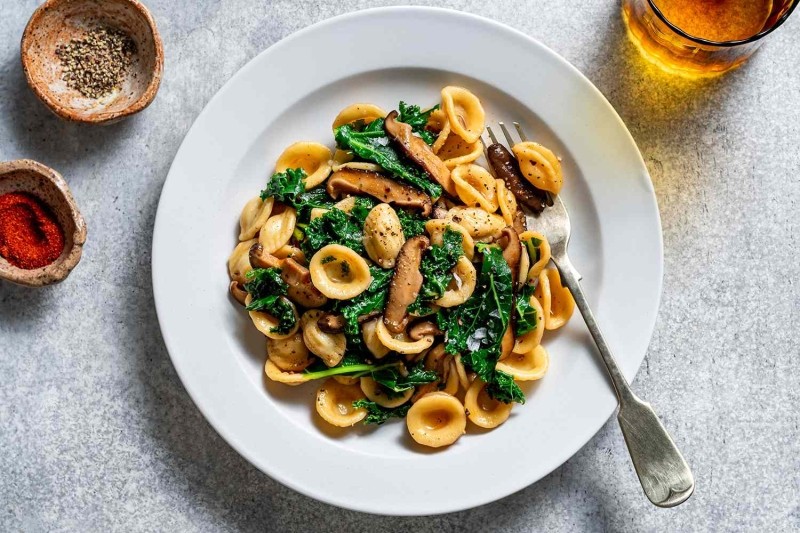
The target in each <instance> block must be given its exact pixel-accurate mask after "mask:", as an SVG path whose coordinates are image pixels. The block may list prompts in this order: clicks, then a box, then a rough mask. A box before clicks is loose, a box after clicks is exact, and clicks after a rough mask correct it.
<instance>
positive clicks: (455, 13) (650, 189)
mask: <svg viewBox="0 0 800 533" xmlns="http://www.w3.org/2000/svg"><path fill="white" fill-rule="evenodd" d="M393 12H396V13H407V12H417V13H419V14H420V15H422V16H425V15H428V14H431V13H433V14H436V15H444V16H451V17H455V18H464V19H468V20H471V21H472V22H478V23H481V24H485V25H488V26H491V27H493V29H494V30H496V31H499V32H503V33H506V34H512V35H513V36H515V37H517V38H521V39H523V40H524V41H526V43H527V45H529V46H532V47H535V48H537V49H538V52H540V53H542V54H544V55H546V56H550V59H553V60H555V61H556V62H557V63H558V64H559V66H560V67H561V68H564V67H566V69H567V70H569V71H570V72H571V74H572V75H573V76H576V78H577V80H578V81H579V82H580V83H581V84H582V85H583V86H584V89H589V90H590V91H591V92H593V93H594V96H595V97H596V98H598V102H601V103H602V105H603V106H604V107H605V108H606V111H608V112H610V113H611V116H613V117H614V119H615V122H616V127H617V128H619V129H620V131H621V132H624V135H625V137H626V138H627V141H628V142H629V143H630V145H631V147H632V148H633V149H634V152H635V155H636V163H637V165H638V167H639V171H640V172H641V177H643V178H644V179H643V180H642V184H643V185H644V187H645V189H646V191H647V193H648V196H647V197H648V199H649V200H650V201H651V203H652V205H651V206H650V207H652V208H653V210H654V214H655V224H656V229H657V230H658V231H657V247H656V248H657V255H658V257H657V259H658V260H657V261H656V267H657V272H654V273H655V274H657V276H656V278H657V285H656V287H654V288H655V290H656V291H655V292H656V298H655V301H654V302H653V303H652V308H653V309H654V311H653V313H652V319H651V320H650V323H649V325H648V331H649V333H648V335H647V337H648V339H649V340H650V341H652V336H653V332H654V330H655V326H656V323H657V318H658V311H659V308H660V304H661V299H662V297H663V277H664V244H663V228H662V224H661V216H660V210H659V207H658V199H657V196H656V194H655V188H654V186H653V183H652V179H651V177H650V174H649V171H648V169H647V166H646V164H645V162H644V159H643V157H642V154H641V151H640V150H639V148H638V146H637V144H636V141H635V140H634V138H633V136H632V135H631V133H630V131H629V130H628V128H627V126H626V125H625V123H624V121H623V120H622V118H621V117H620V116H619V114H618V113H617V111H616V109H614V107H613V106H612V105H611V103H610V102H609V101H608V99H606V97H605V96H604V95H603V94H602V92H601V91H600V90H599V89H598V88H597V87H596V86H595V85H594V84H593V83H592V82H591V81H590V80H589V79H588V78H587V77H586V76H585V75H584V74H583V73H582V72H581V71H580V70H578V69H577V67H575V66H574V65H572V64H571V63H570V62H569V61H567V60H566V59H565V58H564V57H562V56H561V55H560V54H558V53H557V52H555V51H554V50H552V49H551V48H549V47H548V46H547V45H545V44H543V43H541V42H540V41H539V40H537V39H536V38H534V37H532V36H530V35H528V34H526V33H524V32H522V31H520V30H517V29H515V28H512V27H510V26H508V25H506V24H504V23H501V22H498V21H495V20H492V19H489V18H487V17H483V16H481V15H476V14H473V13H468V12H464V11H459V10H455V9H448V8H441V7H427V6H386V7H376V8H369V9H363V10H357V11H352V12H348V13H344V14H341V15H337V16H335V17H331V18H328V19H325V20H321V21H319V22H316V23H314V24H312V25H309V26H306V27H304V28H302V29H300V30H297V31H295V32H293V33H291V34H290V35H287V36H286V37H284V38H282V39H281V40H279V41H277V42H275V43H273V44H272V45H270V46H268V47H267V48H266V49H264V50H262V51H261V52H259V53H258V54H256V55H255V56H254V57H252V58H250V59H249V60H248V61H247V63H245V64H244V65H243V66H242V67H241V68H239V69H238V70H237V71H236V72H235V73H234V74H233V75H232V76H231V77H230V78H229V79H228V80H227V81H226V82H225V83H224V84H223V85H222V86H221V87H220V88H219V89H218V90H217V92H216V93H215V94H214V95H213V96H212V97H211V98H210V99H209V100H208V102H207V103H206V104H205V106H204V107H203V109H202V110H201V111H200V113H198V115H197V116H196V117H195V119H194V121H193V123H192V125H191V127H190V128H189V129H188V130H187V132H186V134H185V136H184V138H183V140H182V141H181V144H180V146H179V148H178V150H177V151H176V153H175V156H174V158H173V161H172V163H171V164H170V168H169V171H168V173H167V177H166V179H165V181H164V184H163V186H162V191H161V193H160V196H159V204H158V208H157V211H156V217H155V222H154V228H153V244H152V249H151V279H152V285H153V298H154V302H155V308H156V315H157V318H158V323H159V329H160V331H161V335H162V338H163V340H164V344H165V347H166V348H167V352H168V354H169V356H170V360H171V361H172V364H173V367H174V368H175V370H176V373H177V374H178V376H179V378H180V380H181V383H182V384H183V386H184V388H185V389H186V391H187V393H188V394H189V397H190V398H191V400H192V402H193V403H194V405H195V406H196V407H197V408H198V409H199V410H200V412H201V413H202V414H203V417H204V418H205V419H206V421H207V422H208V423H209V424H210V425H211V426H212V427H213V428H214V430H215V431H216V432H217V434H218V435H219V436H220V437H222V439H223V440H224V441H225V442H226V443H227V444H228V445H229V446H231V447H232V448H233V449H234V450H235V451H236V452H237V453H238V454H239V455H241V456H242V457H243V458H244V459H246V460H247V461H248V462H249V463H250V464H251V465H253V466H254V467H255V468H257V469H258V470H260V471H261V472H263V473H264V474H266V475H268V476H269V477H271V478H272V479H274V480H276V481H278V482H280V483H281V484H283V485H285V486H287V487H289V488H291V489H293V490H296V491H297V492H300V493H302V494H304V495H306V496H308V497H310V498H313V499H315V500H318V501H322V502H324V503H328V504H330V505H334V506H337V507H341V508H345V509H351V510H355V511H359V512H365V513H379V514H384V515H391V516H431V515H438V514H443V513H449V512H456V511H461V510H465V509H469V508H474V507H477V506H480V505H485V504H488V503H491V502H493V501H497V500H499V499H501V498H504V497H506V496H509V495H511V494H514V493H516V492H518V491H519V490H522V489H524V488H525V487H528V486H530V485H532V484H534V483H536V482H538V481H540V480H541V479H543V478H544V477H546V476H548V475H549V474H550V473H552V472H553V471H554V470H556V469H557V468H559V467H560V466H562V465H563V464H564V463H565V462H566V461H568V460H569V459H570V458H571V457H572V456H573V455H575V454H576V453H577V452H578V451H580V450H581V449H582V448H583V447H584V446H585V445H586V444H587V443H588V442H589V441H590V440H591V439H592V438H593V437H594V436H595V435H596V434H597V433H598V432H599V430H600V429H601V428H602V426H603V425H605V423H606V422H607V421H608V420H609V418H610V417H611V416H612V415H613V413H614V411H615V410H616V407H614V408H613V409H612V410H611V412H609V414H608V416H607V417H605V418H603V419H602V420H601V421H599V423H597V424H593V425H592V427H591V431H589V432H588V433H587V434H588V437H587V438H586V439H585V440H583V442H582V443H580V445H578V446H577V447H576V448H575V449H574V450H571V449H570V450H567V451H564V452H563V453H561V454H560V455H559V456H558V457H556V458H555V459H553V460H552V461H553V465H554V466H553V467H552V468H549V469H547V470H546V471H545V472H544V473H542V474H541V475H540V476H539V477H537V478H535V479H533V480H532V481H526V482H522V483H518V484H517V486H515V487H512V489H511V490H503V491H502V492H500V493H496V494H493V495H492V496H491V497H489V498H479V499H480V501H478V502H477V503H476V502H470V503H467V504H455V505H453V504H450V505H439V506H438V508H437V510H435V511H431V512H426V513H424V514H420V513H415V512H405V511H402V510H397V509H382V510H378V509H376V507H375V506H374V505H368V504H365V505H362V504H359V503H358V502H357V501H354V500H353V499H352V498H351V499H350V500H347V498H341V499H335V498H330V497H325V496H324V495H321V494H320V493H315V492H314V491H312V490H310V489H309V488H308V487H306V486H303V485H300V484H299V483H296V482H295V481H294V480H293V479H291V478H290V477H287V476H284V475H281V474H280V473H277V472H275V471H274V470H273V469H269V468H268V467H267V466H265V465H263V464H262V461H261V460H260V459H257V458H254V457H251V456H250V454H249V452H248V451H246V450H245V449H244V448H243V446H241V445H240V443H239V442H238V440H237V438H236V437H235V436H234V435H231V434H228V433H226V432H225V430H224V429H223V427H222V424H221V423H220V421H218V420H216V419H215V418H214V417H213V416H211V415H210V414H209V413H208V412H207V411H206V410H205V409H204V408H203V406H202V401H201V399H200V397H199V396H198V394H197V391H196V389H195V388H194V387H193V386H192V385H190V383H191V381H190V380H187V379H186V376H185V372H184V371H183V370H182V367H181V365H180V364H179V363H177V362H176V358H175V356H174V355H173V353H174V349H175V348H174V345H175V343H174V341H173V339H172V338H171V334H170V333H169V332H168V331H167V330H166V329H165V325H164V324H165V321H164V320H163V318H162V317H163V315H164V313H165V310H164V303H163V302H162V303H159V302H160V298H159V296H158V294H159V291H158V284H159V282H158V281H157V262H158V258H159V257H160V253H159V252H158V251H157V247H156V244H157V240H158V239H157V236H158V234H159V231H158V229H159V227H160V224H159V222H160V221H163V219H164V218H165V216H166V215H164V211H165V210H166V208H164V207H163V206H164V202H162V200H163V199H164V190H165V189H166V186H167V183H168V181H169V179H170V176H171V175H172V174H173V172H174V168H175V166H176V162H177V161H178V160H179V159H180V158H181V155H182V153H183V152H184V151H185V149H186V146H187V139H189V138H190V137H191V135H192V133H193V132H194V130H195V129H197V128H199V127H200V126H199V124H200V123H201V122H202V119H203V118H204V116H205V115H206V114H207V111H208V109H209V108H210V107H212V106H213V104H214V103H215V102H216V101H217V100H218V99H221V98H224V96H225V94H226V93H227V92H228V91H229V90H230V88H231V86H232V85H234V83H236V80H237V78H239V77H240V76H242V75H244V73H246V72H249V71H250V70H251V69H253V68H256V64H257V63H259V60H260V59H263V56H266V55H268V54H270V53H273V52H275V51H276V50H280V49H283V48H285V47H287V46H290V45H291V44H292V43H293V42H294V41H295V40H298V39H301V38H302V37H304V36H305V35H307V34H309V33H313V32H315V31H318V30H320V29H323V28H325V27H327V26H330V25H336V24H339V23H341V22H343V21H349V20H351V19H357V18H361V17H369V16H373V15H377V16H380V15H384V14H389V15H391V13H393ZM409 67H413V65H409ZM162 225H163V224H162ZM648 342H649V341H648ZM646 356H647V349H646V348H645V352H644V354H643V355H642V357H641V360H640V361H639V363H638V364H637V366H636V368H635V369H634V371H633V373H632V375H631V376H630V377H629V381H633V379H634V377H635V375H636V374H637V373H638V370H639V369H640V368H641V364H642V362H644V359H645V357H646ZM581 440H582V439H581ZM410 511H413V509H412V510H410Z"/></svg>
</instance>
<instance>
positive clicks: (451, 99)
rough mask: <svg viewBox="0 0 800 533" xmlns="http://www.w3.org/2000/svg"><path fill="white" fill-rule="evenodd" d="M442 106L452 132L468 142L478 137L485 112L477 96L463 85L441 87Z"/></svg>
mask: <svg viewBox="0 0 800 533" xmlns="http://www.w3.org/2000/svg"><path fill="white" fill-rule="evenodd" d="M442 108H443V109H444V112H445V114H446V115H447V121H448V122H449V123H450V129H451V131H452V132H454V133H455V134H456V135H458V136H459V137H461V138H462V139H464V140H465V141H467V142H468V143H474V142H477V141H478V139H480V137H481V133H483V127H484V121H485V113H484V111H483V106H482V105H481V101H480V100H478V97H477V96H475V95H474V94H472V93H471V92H469V91H468V90H467V89H464V88H463V87H454V86H449V87H445V88H444V89H442Z"/></svg>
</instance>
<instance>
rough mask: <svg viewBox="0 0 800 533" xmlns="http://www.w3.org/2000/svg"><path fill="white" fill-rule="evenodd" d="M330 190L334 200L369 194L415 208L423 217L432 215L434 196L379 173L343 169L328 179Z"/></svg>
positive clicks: (394, 203) (384, 200)
mask: <svg viewBox="0 0 800 533" xmlns="http://www.w3.org/2000/svg"><path fill="white" fill-rule="evenodd" d="M327 190H328V194H330V195H331V197H333V198H339V197H340V196H344V195H350V194H359V195H363V194H366V195H369V196H372V197H374V198H377V199H378V200H380V201H381V202H385V203H387V204H393V205H396V206H398V207H405V208H408V209H414V210H416V211H419V212H420V213H421V214H422V216H428V215H429V214H430V212H431V198H430V196H428V195H427V194H425V193H423V192H421V191H419V190H417V189H415V188H414V187H412V186H411V185H406V184H404V183H399V182H397V181H395V180H393V179H390V178H387V177H386V176H382V175H381V174H378V173H377V172H370V171H367V170H356V169H352V168H341V169H339V170H337V171H336V172H334V173H333V174H332V175H331V177H330V178H328V185H327Z"/></svg>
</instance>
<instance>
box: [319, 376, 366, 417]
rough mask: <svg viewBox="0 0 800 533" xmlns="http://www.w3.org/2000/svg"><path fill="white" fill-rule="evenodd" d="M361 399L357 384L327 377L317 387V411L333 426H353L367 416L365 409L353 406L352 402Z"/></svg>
mask: <svg viewBox="0 0 800 533" xmlns="http://www.w3.org/2000/svg"><path fill="white" fill-rule="evenodd" d="M363 399H364V393H363V392H361V387H359V386H358V385H345V384H342V383H339V382H338V381H336V380H335V379H327V380H325V382H324V383H323V384H322V385H320V387H319V389H317V403H316V405H317V413H319V416H321V417H322V418H323V420H325V421H326V422H328V423H329V424H333V425H334V426H339V427H342V428H345V427H350V426H354V425H355V424H357V423H358V422H361V421H362V420H363V419H364V417H365V416H367V411H366V409H363V408H356V407H353V402H355V401H356V400H363Z"/></svg>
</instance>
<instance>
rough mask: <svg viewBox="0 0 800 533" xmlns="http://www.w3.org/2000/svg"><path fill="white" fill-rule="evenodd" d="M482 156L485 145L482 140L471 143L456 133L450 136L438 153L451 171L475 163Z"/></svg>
mask: <svg viewBox="0 0 800 533" xmlns="http://www.w3.org/2000/svg"><path fill="white" fill-rule="evenodd" d="M482 154H483V143H482V142H481V140H480V139H478V140H477V141H475V142H471V143H469V142H467V141H465V140H464V139H462V138H461V137H459V136H458V135H456V134H455V133H451V134H450V135H448V136H447V139H446V140H445V142H444V143H443V144H442V145H441V147H439V150H438V151H437V155H438V156H439V159H441V160H442V161H443V162H444V165H445V166H446V167H447V168H449V169H451V170H452V169H454V168H456V167H457V166H458V165H467V164H469V163H473V162H475V161H476V160H477V159H478V158H479V157H480V156H481V155H482Z"/></svg>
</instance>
